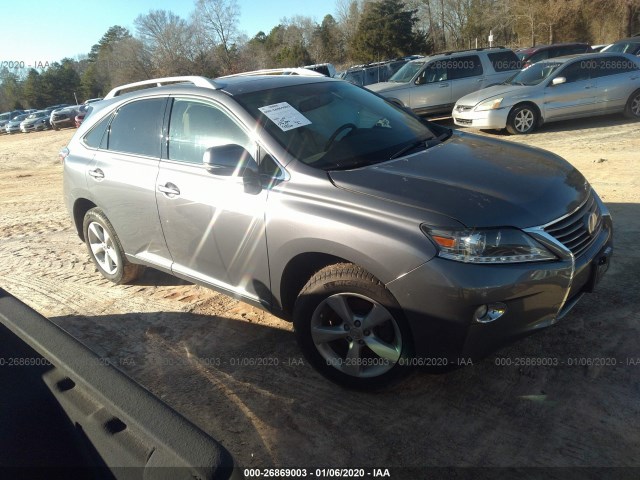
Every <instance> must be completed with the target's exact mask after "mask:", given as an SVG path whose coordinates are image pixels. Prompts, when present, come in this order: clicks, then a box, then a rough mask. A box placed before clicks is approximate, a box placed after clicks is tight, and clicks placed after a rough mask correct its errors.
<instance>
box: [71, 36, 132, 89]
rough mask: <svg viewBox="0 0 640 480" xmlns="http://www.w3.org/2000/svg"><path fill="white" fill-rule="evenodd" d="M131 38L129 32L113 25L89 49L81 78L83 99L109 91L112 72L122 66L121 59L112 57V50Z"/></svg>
mask: <svg viewBox="0 0 640 480" xmlns="http://www.w3.org/2000/svg"><path fill="white" fill-rule="evenodd" d="M131 38H132V37H131V33H129V30H127V29H126V28H123V27H121V26H119V25H114V26H113V27H110V28H109V29H108V30H107V32H106V33H105V34H104V35H103V36H102V38H101V39H100V41H98V43H96V44H95V45H93V46H92V47H91V51H90V52H89V55H88V57H87V59H88V65H87V68H86V70H85V71H84V73H83V74H82V77H81V89H80V90H81V92H82V96H83V97H84V98H85V99H86V98H92V97H99V96H102V95H104V94H106V93H107V92H108V91H109V90H110V89H111V87H112V84H113V82H112V76H113V74H114V71H115V70H116V69H118V68H119V67H120V66H121V65H122V61H121V59H118V58H117V57H115V56H114V49H116V47H117V45H118V44H119V43H120V42H122V41H124V40H128V39H131Z"/></svg>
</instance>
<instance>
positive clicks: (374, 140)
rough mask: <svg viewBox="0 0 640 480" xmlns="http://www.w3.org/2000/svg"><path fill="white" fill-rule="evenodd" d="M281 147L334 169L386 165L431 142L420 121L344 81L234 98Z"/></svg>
mask: <svg viewBox="0 0 640 480" xmlns="http://www.w3.org/2000/svg"><path fill="white" fill-rule="evenodd" d="M236 99H237V100H238V102H239V103H240V104H241V105H242V106H243V107H244V108H245V109H246V110H247V111H248V112H249V113H250V114H251V115H252V116H253V117H254V118H255V119H256V120H257V122H258V124H259V125H260V126H261V127H262V128H264V129H265V130H266V131H267V132H268V133H269V134H270V135H271V136H272V137H273V138H274V139H275V140H276V141H278V143H280V145H282V147H283V148H285V149H286V150H287V151H288V152H289V153H290V154H291V155H293V156H294V157H296V158H297V159H298V160H300V161H301V162H303V163H305V164H307V165H310V166H312V167H314V168H319V169H323V170H336V169H347V168H355V167H361V166H365V165H371V164H374V163H379V162H383V161H386V160H389V159H390V158H391V157H392V156H393V155H394V154H396V153H397V152H398V151H400V150H401V149H403V148H405V147H406V146H407V145H412V144H415V143H416V142H418V141H422V142H423V143H424V142H425V141H426V140H429V139H433V138H434V137H435V135H434V133H433V131H432V130H431V129H430V128H429V127H428V126H427V124H426V123H423V122H422V121H421V120H420V119H418V118H416V117H414V116H412V115H411V114H409V113H407V112H405V111H403V110H401V109H400V108H397V107H395V106H392V105H391V104H389V103H388V102H387V101H386V100H384V99H383V98H381V97H379V96H377V95H375V94H373V93H371V92H369V91H367V90H365V89H363V88H360V87H356V86H354V85H352V84H350V83H346V82H338V81H335V82H332V81H326V82H314V83H307V84H303V85H295V86H288V87H284V88H276V89H270V90H262V91H258V92H250V93H244V94H241V95H238V96H237V97H236Z"/></svg>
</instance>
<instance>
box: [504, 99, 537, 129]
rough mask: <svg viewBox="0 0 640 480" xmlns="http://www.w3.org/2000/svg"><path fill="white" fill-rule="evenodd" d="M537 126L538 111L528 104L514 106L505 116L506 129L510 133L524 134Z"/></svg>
mask: <svg viewBox="0 0 640 480" xmlns="http://www.w3.org/2000/svg"><path fill="white" fill-rule="evenodd" d="M537 126H538V112H537V110H536V109H535V108H534V107H532V106H530V105H519V106H517V107H514V108H513V110H511V112H510V113H509V117H508V118H507V131H508V132H509V133H510V134H512V135H525V134H527V133H531V132H533V131H534V130H535V129H536V127H537Z"/></svg>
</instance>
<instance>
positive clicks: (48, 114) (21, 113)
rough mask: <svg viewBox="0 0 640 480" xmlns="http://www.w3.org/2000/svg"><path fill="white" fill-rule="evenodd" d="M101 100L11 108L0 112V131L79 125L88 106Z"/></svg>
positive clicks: (10, 131)
mask: <svg viewBox="0 0 640 480" xmlns="http://www.w3.org/2000/svg"><path fill="white" fill-rule="evenodd" d="M100 100H102V99H101V98H92V99H89V100H87V101H86V102H84V104H82V105H69V104H66V103H65V104H59V105H53V106H51V107H48V108H45V109H43V110H35V109H31V110H13V111H11V112H5V113H2V114H0V133H7V134H13V133H18V132H23V133H29V132H37V131H41V130H49V129H50V128H53V129H54V130H59V129H61V128H63V127H75V128H77V127H79V126H80V124H81V123H82V121H83V120H84V118H85V116H86V114H87V112H88V110H89V106H90V104H91V103H93V102H97V101H100Z"/></svg>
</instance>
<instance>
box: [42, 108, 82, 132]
mask: <svg viewBox="0 0 640 480" xmlns="http://www.w3.org/2000/svg"><path fill="white" fill-rule="evenodd" d="M79 108H80V105H72V106H69V107H64V108H58V109H56V110H53V111H52V112H51V116H50V117H49V123H50V124H51V128H53V129H54V130H60V129H61V128H63V127H74V126H75V124H76V123H75V122H76V120H75V119H76V115H77V114H78V109H79Z"/></svg>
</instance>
